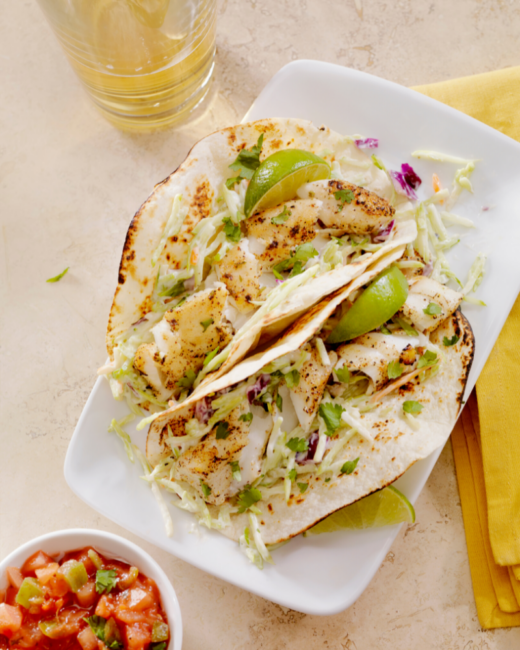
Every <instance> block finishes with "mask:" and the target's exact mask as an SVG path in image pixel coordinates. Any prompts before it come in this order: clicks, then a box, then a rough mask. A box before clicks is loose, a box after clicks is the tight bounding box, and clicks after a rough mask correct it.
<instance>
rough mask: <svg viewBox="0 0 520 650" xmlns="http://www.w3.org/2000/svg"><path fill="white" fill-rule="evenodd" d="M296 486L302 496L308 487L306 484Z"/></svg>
mask: <svg viewBox="0 0 520 650" xmlns="http://www.w3.org/2000/svg"><path fill="white" fill-rule="evenodd" d="M297 485H298V487H299V488H300V494H303V493H304V492H305V490H306V489H307V488H308V487H309V484H308V483H298V484H297Z"/></svg>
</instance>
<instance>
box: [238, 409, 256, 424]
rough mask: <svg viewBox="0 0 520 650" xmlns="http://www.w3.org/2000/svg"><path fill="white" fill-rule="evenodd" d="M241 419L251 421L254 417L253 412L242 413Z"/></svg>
mask: <svg viewBox="0 0 520 650" xmlns="http://www.w3.org/2000/svg"><path fill="white" fill-rule="evenodd" d="M238 419H239V420H242V422H248V423H249V422H251V421H252V419H253V414H252V413H251V412H249V413H242V415H241V416H240V417H239V418H238Z"/></svg>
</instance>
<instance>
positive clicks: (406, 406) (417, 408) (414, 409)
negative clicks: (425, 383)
mask: <svg viewBox="0 0 520 650" xmlns="http://www.w3.org/2000/svg"><path fill="white" fill-rule="evenodd" d="M423 408H424V407H423V405H422V404H421V403H420V402H416V401H414V400H411V399H410V400H406V402H404V403H403V411H404V412H405V413H411V414H412V415H413V414H414V413H420V412H421V411H422V410H423Z"/></svg>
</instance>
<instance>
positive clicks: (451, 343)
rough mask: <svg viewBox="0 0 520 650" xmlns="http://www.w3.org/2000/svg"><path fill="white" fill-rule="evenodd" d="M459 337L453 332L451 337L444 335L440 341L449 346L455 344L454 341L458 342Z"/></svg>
mask: <svg viewBox="0 0 520 650" xmlns="http://www.w3.org/2000/svg"><path fill="white" fill-rule="evenodd" d="M459 338H460V336H457V335H456V334H454V335H453V336H452V337H451V339H449V338H448V337H447V336H445V337H444V338H443V339H442V342H443V343H444V345H445V346H446V347H447V348H448V347H450V345H455V343H458V340H459Z"/></svg>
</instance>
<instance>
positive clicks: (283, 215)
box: [271, 205, 291, 226]
mask: <svg viewBox="0 0 520 650" xmlns="http://www.w3.org/2000/svg"><path fill="white" fill-rule="evenodd" d="M290 216H291V211H290V210H288V209H287V206H286V205H284V206H283V210H282V212H280V214H277V215H276V217H272V219H271V223H274V225H275V226H280V225H281V224H282V223H285V222H286V221H287V219H288V218H289V217H290Z"/></svg>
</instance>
